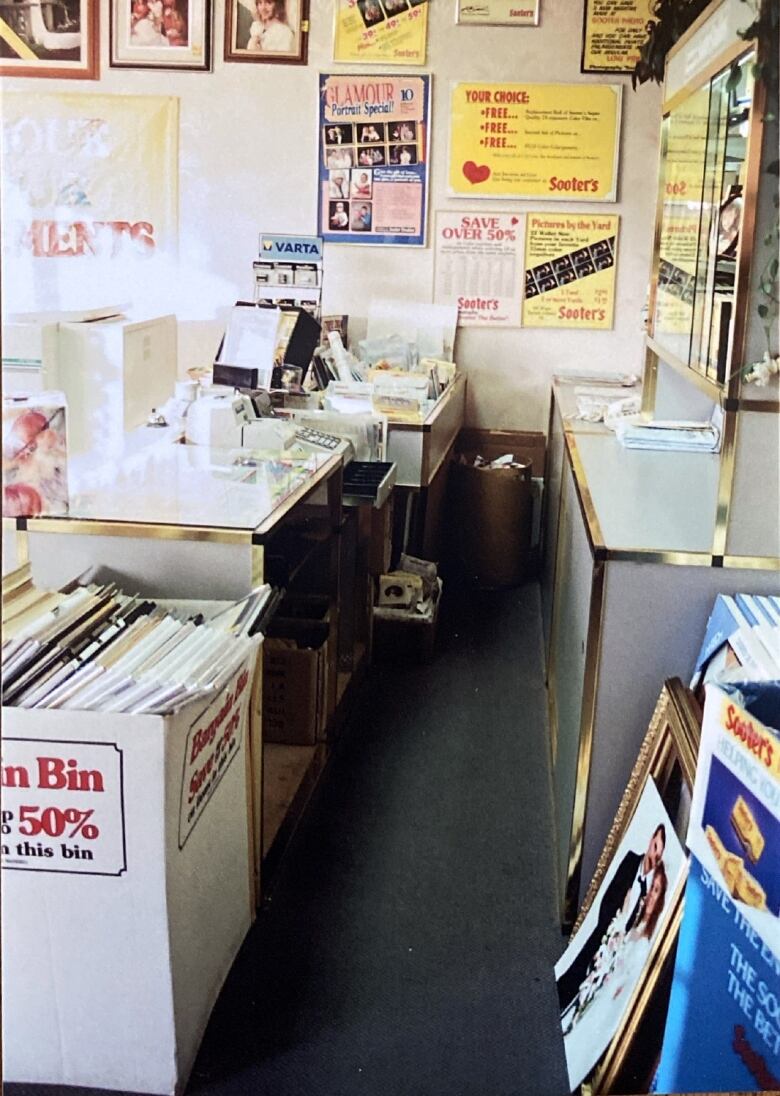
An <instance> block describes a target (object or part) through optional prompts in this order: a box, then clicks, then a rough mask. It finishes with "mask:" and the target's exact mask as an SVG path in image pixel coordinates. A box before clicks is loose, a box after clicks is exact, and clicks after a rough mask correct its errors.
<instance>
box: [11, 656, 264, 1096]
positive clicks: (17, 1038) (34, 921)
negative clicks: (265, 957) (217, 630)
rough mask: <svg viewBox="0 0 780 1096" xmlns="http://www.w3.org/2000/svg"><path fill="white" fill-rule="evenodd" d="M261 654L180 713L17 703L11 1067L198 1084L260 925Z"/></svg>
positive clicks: (133, 1083)
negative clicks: (195, 1073) (211, 1024)
mask: <svg viewBox="0 0 780 1096" xmlns="http://www.w3.org/2000/svg"><path fill="white" fill-rule="evenodd" d="M256 657H257V650H256V649H255V650H254V651H253V652H252V654H251V655H250V656H248V657H247V659H246V660H245V661H244V663H243V665H242V666H241V667H240V668H239V669H238V670H237V671H236V672H235V673H234V674H233V675H232V677H231V679H230V682H229V683H228V685H227V686H226V688H225V689H224V690H222V692H221V693H220V694H219V695H218V696H217V697H216V698H215V699H213V700H212V701H211V702H204V701H203V700H201V701H198V702H193V703H192V704H190V705H189V706H187V707H186V708H184V709H182V710H181V711H179V712H178V713H176V714H175V715H172V716H166V717H162V716H150V715H113V714H111V715H107V714H105V713H101V712H79V711H57V710H40V711H31V710H23V709H19V708H5V709H4V710H3V723H4V727H3V758H2V778H3V798H2V831H3V832H2V845H3V850H2V851H3V857H2V860H3V880H2V882H3V902H2V921H3V952H4V954H3V1053H4V1063H3V1079H4V1080H5V1081H26V1082H37V1083H44V1084H56V1085H85V1086H91V1087H101V1088H108V1089H124V1090H129V1091H133V1092H148V1093H175V1092H180V1091H181V1090H182V1089H183V1088H184V1085H185V1084H186V1080H187V1077H188V1074H189V1072H190V1070H191V1068H192V1065H193V1062H194V1060H195V1056H196V1053H197V1050H198V1046H199V1043H200V1040H201V1037H202V1035H203V1032H204V1029H205V1027H206V1024H207V1022H208V1018H209V1015H210V1012H211V1009H212V1007H213V1005H214V1002H215V1000H216V997H217V995H218V993H219V990H220V988H221V986H222V983H223V981H224V979H225V976H226V975H227V973H228V970H229V969H230V966H231V964H232V962H233V959H234V958H235V955H236V953H237V951H238V949H239V947H240V945H241V942H242V941H243V939H244V936H245V934H246V932H247V930H248V928H249V926H250V923H251V920H252V911H253V892H252V885H251V879H250V871H251V861H250V844H249V842H250V822H249V806H248V802H247V786H248V785H247V776H248V770H247V752H246V751H247V744H248V736H249V702H250V695H251V691H252V675H253V672H254V665H255V660H256Z"/></svg>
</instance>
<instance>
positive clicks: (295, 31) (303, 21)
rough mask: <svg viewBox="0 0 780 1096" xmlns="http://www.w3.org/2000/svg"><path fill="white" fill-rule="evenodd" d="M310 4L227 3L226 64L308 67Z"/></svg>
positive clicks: (293, 0)
mask: <svg viewBox="0 0 780 1096" xmlns="http://www.w3.org/2000/svg"><path fill="white" fill-rule="evenodd" d="M308 42H309V0H256V2H255V0H226V3H225V60H226V61H259V62H266V63H273V64H284V65H305V64H306V55H307V50H308Z"/></svg>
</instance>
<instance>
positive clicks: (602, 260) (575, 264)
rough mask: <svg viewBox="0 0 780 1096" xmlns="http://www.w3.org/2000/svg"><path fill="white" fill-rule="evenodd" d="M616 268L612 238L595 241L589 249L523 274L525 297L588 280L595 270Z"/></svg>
mask: <svg viewBox="0 0 780 1096" xmlns="http://www.w3.org/2000/svg"><path fill="white" fill-rule="evenodd" d="M614 265H615V237H614V236H609V237H608V238H607V239H605V240H598V241H597V242H596V243H595V244H590V245H589V246H588V247H580V248H578V249H577V250H576V251H571V252H569V254H568V255H561V256H560V258H558V259H553V260H552V262H550V263H541V264H540V265H539V266H535V267H532V268H531V269H530V270H527V271H526V272H525V297H526V300H528V299H529V298H530V297H538V296H539V294H540V293H548V292H549V291H550V290H551V289H558V287H559V286H562V285H568V284H569V283H570V282H576V281H577V280H578V279H580V278H587V277H588V275H589V274H595V273H596V272H597V271H598V270H607V269H608V268H609V267H610V266H614Z"/></svg>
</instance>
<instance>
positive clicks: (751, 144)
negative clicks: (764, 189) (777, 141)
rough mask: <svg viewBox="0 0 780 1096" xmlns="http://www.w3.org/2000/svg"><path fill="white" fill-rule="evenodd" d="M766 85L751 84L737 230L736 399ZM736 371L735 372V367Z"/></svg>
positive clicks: (732, 383) (732, 389)
mask: <svg viewBox="0 0 780 1096" xmlns="http://www.w3.org/2000/svg"><path fill="white" fill-rule="evenodd" d="M765 106H766V85H765V84H764V81H763V80H756V81H755V82H754V84H753V101H752V102H751V104H750V131H749V133H748V141H747V148H746V150H745V190H744V204H743V207H742V223H741V224H740V226H739V248H738V252H737V277H736V284H735V286H734V327H733V330H732V333H731V354H730V356H729V368H730V375H729V383H728V394H729V396H730V397H731V398H732V399H739V395H740V392H741V390H742V367H743V366H744V364H745V346H746V342H747V325H748V316H749V315H750V309H749V307H748V305H749V302H750V265H751V260H752V258H753V245H754V243H755V235H756V210H757V207H758V191H759V186H760V180H761V152H762V149H763V144H764V109H765ZM735 362H736V363H737V367H736V368H735V364H734V363H735Z"/></svg>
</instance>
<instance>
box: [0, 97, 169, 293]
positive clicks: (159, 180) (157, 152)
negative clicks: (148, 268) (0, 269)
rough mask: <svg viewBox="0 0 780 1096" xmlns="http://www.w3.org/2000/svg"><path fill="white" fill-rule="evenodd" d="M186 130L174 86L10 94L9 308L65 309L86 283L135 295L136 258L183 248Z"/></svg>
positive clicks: (5, 137) (5, 153)
mask: <svg viewBox="0 0 780 1096" xmlns="http://www.w3.org/2000/svg"><path fill="white" fill-rule="evenodd" d="M178 128H179V109H178V99H176V98H173V97H170V96H164V97H163V96H151V95H143V96H141V95H81V94H69V93H64V92H61V93H57V94H56V95H55V94H46V93H38V92H32V91H29V92H28V91H25V92H6V93H5V95H4V96H3V117H2V159H3V211H2V238H3V243H2V247H3V260H4V262H5V263H6V264H7V266H6V269H9V268H10V267H12V268H13V270H14V278H13V279H12V280H11V279H6V287H7V290H8V293H7V294H6V308H8V309H10V310H19V311H27V310H40V309H43V308H47V309H52V308H57V307H68V305H69V299H68V296H69V291H72V292H75V291H76V289H77V288H78V284H77V283H80V285H81V287H82V290H83V292H84V294H85V295H86V293H87V289H89V290H90V294H91V300H90V302H89V303H90V305H93V306H94V305H95V304H99V305H102V304H104V303H106V299H105V296H102V295H104V294H107V293H108V294H110V293H112V292H113V293H116V292H123V293H124V297H123V298H122V299H127V294H128V292H129V290H128V288H127V276H129V275H130V273H132V276H134V277H142V276H144V275H141V274H140V273H139V271H138V266H137V265H136V264H137V263H139V262H143V263H145V264H147V265H148V261H149V260H150V259H153V258H155V257H156V256H159V255H161V254H167V255H169V256H170V255H171V254H172V253H174V252H175V249H176V243H177V231H178V229H177V218H178ZM131 268H132V270H131ZM122 275H125V276H124V277H123V276H122ZM11 281H13V285H11V284H10V283H11ZM115 287H116V288H115ZM71 295H72V293H71ZM101 296H102V299H100V298H101ZM96 297H97V298H98V299H96Z"/></svg>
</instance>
